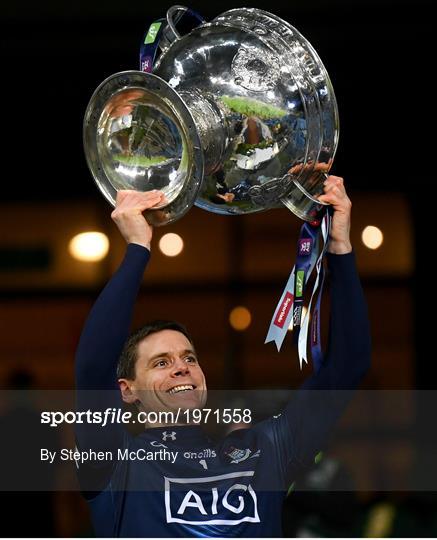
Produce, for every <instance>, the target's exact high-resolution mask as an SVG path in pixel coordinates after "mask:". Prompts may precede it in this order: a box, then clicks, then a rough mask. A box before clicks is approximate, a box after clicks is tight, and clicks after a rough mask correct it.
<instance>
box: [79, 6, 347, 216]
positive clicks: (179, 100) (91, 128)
mask: <svg viewBox="0 0 437 540" xmlns="http://www.w3.org/2000/svg"><path fill="white" fill-rule="evenodd" d="M185 11H189V10H188V8H185V7H183V6H174V7H173V8H171V9H170V10H169V11H168V13H167V24H165V25H164V32H163V33H162V37H161V39H160V42H159V48H160V55H159V57H158V58H157V61H156V62H155V64H154V66H153V73H146V72H143V71H125V72H122V73H116V74H114V75H112V76H110V77H109V78H107V79H106V80H105V81H104V82H103V83H102V84H101V85H100V86H99V87H98V88H97V90H96V91H95V92H94V94H93V96H92V98H91V100H90V103H89V105H88V107H87V110H86V113H85V120H84V147H85V155H86V159H87V163H88V166H89V168H90V170H91V172H92V175H93V177H94V179H95V181H96V183H97V185H98V187H99V189H100V190H101V191H102V193H103V194H104V196H105V197H106V199H107V200H108V201H109V202H110V203H111V204H112V205H114V204H115V198H116V194H117V191H118V190H121V189H135V190H139V191H149V190H153V189H159V190H162V191H163V192H164V194H165V196H166V202H165V205H163V206H162V207H161V208H157V209H154V210H150V211H148V212H147V213H146V218H147V220H148V221H149V223H151V224H153V225H164V224H167V223H171V222H173V221H175V220H177V219H179V218H181V217H182V216H183V215H184V214H185V213H186V212H187V211H188V210H189V209H190V208H191V207H192V206H193V205H196V206H198V207H200V208H203V209H204V210H208V211H211V212H214V213H219V214H224V215H239V214H247V213H252V212H259V211H262V210H268V209H270V208H278V207H283V206H286V207H287V208H289V209H290V210H291V211H292V212H293V213H294V214H296V215H297V216H298V217H300V218H301V219H303V220H306V221H312V220H314V218H315V216H316V215H317V214H318V212H319V211H320V209H321V208H322V204H321V203H320V202H318V200H317V197H318V196H319V195H320V194H321V193H323V182H324V179H325V177H326V174H327V172H328V171H329V169H330V167H331V165H332V161H333V158H334V155H335V152H336V148H337V144H338V134H339V121H338V110H337V104H336V100H335V95H334V91H333V88H332V85H331V82H330V80H329V76H328V74H327V72H326V69H325V68H324V66H323V64H322V62H321V60H320V58H319V57H318V55H317V53H316V52H315V51H314V49H313V47H312V46H311V45H310V44H309V42H308V41H307V40H306V39H305V38H304V37H303V36H302V35H301V34H300V33H299V32H298V31H297V30H296V29H295V28H293V27H292V26H291V25H290V24H289V23H287V22H286V21H283V20H282V19H280V18H279V17H277V16H275V15H273V14H271V13H267V12H265V11H262V10H260V9H252V8H238V9H233V10H230V11H227V12H225V13H223V14H222V15H220V16H218V17H216V18H215V19H213V20H212V21H210V22H203V23H201V24H200V25H198V26H196V27H195V28H193V29H192V30H191V31H190V32H189V33H187V34H186V35H184V36H180V34H179V31H178V30H177V28H176V19H177V18H178V16H179V15H180V13H184V12H185ZM178 14H179V15H178Z"/></svg>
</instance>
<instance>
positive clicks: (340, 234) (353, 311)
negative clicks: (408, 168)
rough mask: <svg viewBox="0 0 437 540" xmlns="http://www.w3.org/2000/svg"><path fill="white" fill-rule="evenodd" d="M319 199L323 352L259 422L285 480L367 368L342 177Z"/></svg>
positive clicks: (320, 441) (315, 448) (309, 458)
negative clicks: (323, 245)
mask: <svg viewBox="0 0 437 540" xmlns="http://www.w3.org/2000/svg"><path fill="white" fill-rule="evenodd" d="M319 200H320V201H323V202H327V203H329V204H331V205H332V206H333V208H334V214H333V219H332V227H331V233H330V242H329V245H328V254H327V263H328V268H329V271H330V282H331V290H330V298H331V303H330V308H331V309H330V329H329V341H328V350H327V353H326V355H325V359H324V362H323V364H322V366H321V368H320V369H319V371H318V372H317V373H314V374H313V375H312V376H311V377H309V378H308V379H307V380H306V381H305V383H304V384H303V386H302V387H301V388H300V389H299V390H298V391H297V392H296V394H295V396H294V399H292V400H291V401H290V403H289V404H288V405H287V407H286V408H285V410H284V412H283V413H282V415H281V416H280V417H279V418H276V419H273V420H272V421H271V422H270V423H266V424H265V428H267V430H268V432H269V436H270V437H271V438H272V440H273V443H274V445H275V447H276V448H277V452H278V454H277V455H278V459H279V460H280V463H281V465H282V467H283V474H284V478H287V481H290V480H292V479H293V478H294V477H295V475H296V474H297V473H298V472H299V470H300V469H301V468H302V467H303V466H307V465H310V464H311V463H313V460H314V457H315V455H316V454H317V453H318V452H319V451H320V450H321V449H322V447H323V445H324V444H325V443H326V439H327V437H328V435H329V433H330V431H331V430H332V428H333V426H334V424H335V423H336V421H337V420H338V418H339V416H340V415H341V413H342V412H343V410H344V408H345V407H346V405H347V404H348V402H349V400H350V397H351V395H352V394H351V390H353V389H355V388H357V386H358V385H359V383H360V381H361V379H362V378H363V376H364V374H365V373H366V372H367V370H368V369H369V367H370V351H371V344H370V325H369V320H368V314H367V306H366V302H365V299H364V294H363V291H362V288H361V284H360V280H359V277H358V274H357V270H356V266H355V255H354V253H353V252H352V246H351V243H350V238H349V232H350V214H351V207H352V204H351V202H350V200H349V198H348V196H347V194H346V190H345V188H344V184H343V179H342V178H339V177H336V176H329V177H328V179H327V181H326V182H325V193H324V195H322V196H320V197H319Z"/></svg>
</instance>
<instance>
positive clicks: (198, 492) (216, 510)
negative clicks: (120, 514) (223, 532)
mask: <svg viewBox="0 0 437 540" xmlns="http://www.w3.org/2000/svg"><path fill="white" fill-rule="evenodd" d="M253 475H254V471H241V472H235V473H229V474H221V475H219V476H208V477H205V478H165V511H166V517H167V523H186V524H189V525H208V524H210V525H238V524H239V523H242V522H243V521H248V522H251V523H259V522H260V519H259V515H258V502H257V497H256V493H255V491H254V489H253V487H252V486H251V485H250V480H251V477H253Z"/></svg>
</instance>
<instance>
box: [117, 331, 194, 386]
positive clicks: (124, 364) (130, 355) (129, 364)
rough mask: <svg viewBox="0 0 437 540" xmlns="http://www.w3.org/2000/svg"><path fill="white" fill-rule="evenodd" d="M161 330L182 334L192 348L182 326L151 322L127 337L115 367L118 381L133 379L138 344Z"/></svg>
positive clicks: (188, 335)
mask: <svg viewBox="0 0 437 540" xmlns="http://www.w3.org/2000/svg"><path fill="white" fill-rule="evenodd" d="M161 330H176V332H180V333H181V334H184V336H185V337H186V338H187V339H188V341H189V342H190V343H191V344H192V345H193V347H194V343H193V340H192V338H191V336H190V334H189V333H188V330H187V329H186V328H185V326H184V325H183V324H181V323H178V322H177V321H164V320H156V321H151V322H149V323H147V324H145V325H144V326H142V327H141V328H138V330H135V332H133V333H132V334H131V335H130V336H129V338H128V339H127V341H126V343H125V344H124V347H123V350H122V352H121V355H120V358H119V360H118V365H117V378H118V379H135V365H136V363H137V358H138V354H137V353H138V344H139V343H140V341H142V340H143V339H144V338H146V337H147V336H150V335H151V334H156V332H161Z"/></svg>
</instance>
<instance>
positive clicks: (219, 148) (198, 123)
mask: <svg viewBox="0 0 437 540" xmlns="http://www.w3.org/2000/svg"><path fill="white" fill-rule="evenodd" d="M178 94H179V95H180V97H181V98H182V99H183V101H184V102H185V104H186V106H187V107H188V109H189V111H190V113H191V115H192V117H193V119H194V122H195V127H196V130H197V133H198V134H199V138H200V143H201V147H202V152H203V156H204V160H205V161H204V163H205V169H204V174H205V175H206V176H207V175H209V174H212V173H213V172H215V171H216V170H217V169H218V168H219V167H220V166H221V163H222V160H223V155H224V152H225V150H226V145H227V141H228V140H229V137H228V133H227V131H228V130H227V123H226V120H225V119H224V116H223V114H222V112H221V110H220V109H219V107H218V106H217V104H216V103H215V102H214V100H213V99H208V97H207V96H205V95H204V94H201V93H200V92H199V91H197V90H194V91H190V92H187V91H182V92H178Z"/></svg>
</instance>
